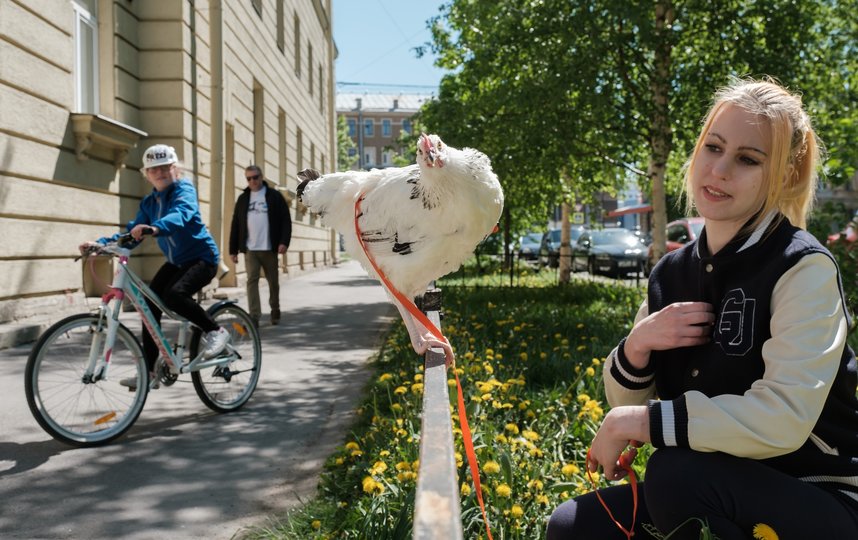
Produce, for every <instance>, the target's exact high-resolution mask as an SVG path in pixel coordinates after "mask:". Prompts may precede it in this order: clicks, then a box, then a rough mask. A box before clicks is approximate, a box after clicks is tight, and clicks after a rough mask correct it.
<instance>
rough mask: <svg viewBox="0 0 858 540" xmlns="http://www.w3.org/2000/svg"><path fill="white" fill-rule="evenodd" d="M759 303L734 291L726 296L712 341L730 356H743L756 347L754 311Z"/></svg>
mask: <svg viewBox="0 0 858 540" xmlns="http://www.w3.org/2000/svg"><path fill="white" fill-rule="evenodd" d="M756 305H757V301H756V300H755V299H753V298H746V297H745V291H743V290H742V289H733V290H732V291H730V292H728V293H727V294H726V295H725V296H724V300H723V301H722V302H721V312H720V315H719V317H718V322H717V324H716V327H715V334H714V335H713V337H712V339H713V340H714V341H715V343H717V344H718V345H720V346H721V350H723V351H724V353H725V354H727V355H729V356H743V355H745V354H746V353H747V352H748V351H750V350H751V347H753V346H754V310H755V308H756Z"/></svg>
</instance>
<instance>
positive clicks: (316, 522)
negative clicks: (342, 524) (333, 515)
mask: <svg viewBox="0 0 858 540" xmlns="http://www.w3.org/2000/svg"><path fill="white" fill-rule="evenodd" d="M310 526H311V527H313V530H314V531H318V530H319V529H321V528H322V522H321V521H319V520H318V519H314V520H313V522H312V523H310Z"/></svg>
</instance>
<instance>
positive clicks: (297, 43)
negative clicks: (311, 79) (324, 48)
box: [294, 13, 301, 79]
mask: <svg viewBox="0 0 858 540" xmlns="http://www.w3.org/2000/svg"><path fill="white" fill-rule="evenodd" d="M294 33H295V75H297V76H298V78H299V79H300V78H301V19H299V18H298V14H297V13H296V14H295V30H294Z"/></svg>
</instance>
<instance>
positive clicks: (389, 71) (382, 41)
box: [333, 0, 444, 93]
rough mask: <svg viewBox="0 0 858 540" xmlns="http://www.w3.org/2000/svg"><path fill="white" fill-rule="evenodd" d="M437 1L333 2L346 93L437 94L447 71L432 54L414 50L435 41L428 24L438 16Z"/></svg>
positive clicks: (337, 66) (341, 79)
mask: <svg viewBox="0 0 858 540" xmlns="http://www.w3.org/2000/svg"><path fill="white" fill-rule="evenodd" d="M442 3H443V2H441V1H438V0H333V10H334V13H333V19H334V20H333V25H334V42H335V43H336V45H337V49H338V51H339V57H338V58H337V60H336V63H335V69H336V77H337V83H343V82H349V83H364V84H365V86H353V85H338V87H337V90H338V91H342V92H359V91H368V92H384V91H390V90H391V88H386V87H382V86H376V85H393V86H395V87H401V88H402V91H414V92H419V93H423V92H426V93H437V88H438V83H439V82H440V81H441V77H443V75H444V71H443V70H441V69H439V68H437V67H435V66H434V65H433V61H434V58H432V57H431V55H426V56H423V58H419V59H418V58H417V56H416V55H415V53H414V51H413V49H414V48H415V47H417V46H419V45H422V44H423V43H426V42H428V41H430V40H431V37H432V35H431V32H430V31H429V29H428V28H427V25H426V21H427V20H429V19H430V18H431V17H433V16H435V15H437V14H438V8H439V7H440V6H441V4H442Z"/></svg>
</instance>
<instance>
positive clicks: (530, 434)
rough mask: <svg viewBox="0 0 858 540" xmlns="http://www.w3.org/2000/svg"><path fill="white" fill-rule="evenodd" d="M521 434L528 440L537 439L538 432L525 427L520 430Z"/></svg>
mask: <svg viewBox="0 0 858 540" xmlns="http://www.w3.org/2000/svg"><path fill="white" fill-rule="evenodd" d="M521 436H522V437H524V438H525V439H527V440H528V441H538V440H539V434H538V433H537V432H535V431H531V430H529V429H525V430H524V431H522V432H521Z"/></svg>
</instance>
